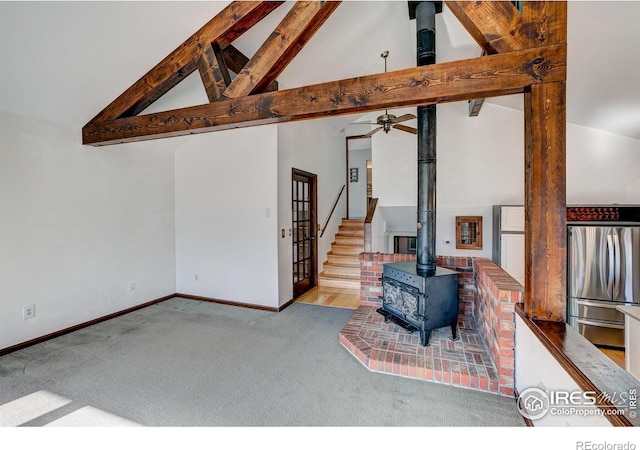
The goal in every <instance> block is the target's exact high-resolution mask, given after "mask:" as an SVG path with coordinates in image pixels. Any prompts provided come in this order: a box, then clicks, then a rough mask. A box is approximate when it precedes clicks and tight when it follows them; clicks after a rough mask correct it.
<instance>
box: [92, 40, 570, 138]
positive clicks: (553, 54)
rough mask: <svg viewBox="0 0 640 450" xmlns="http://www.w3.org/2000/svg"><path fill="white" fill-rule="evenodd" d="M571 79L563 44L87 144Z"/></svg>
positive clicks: (134, 128)
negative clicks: (567, 71)
mask: <svg viewBox="0 0 640 450" xmlns="http://www.w3.org/2000/svg"><path fill="white" fill-rule="evenodd" d="M565 79H566V45H564V44H562V45H554V46H545V47H540V48H536V49H526V50H521V51H517V52H510V53H504V54H497V55H490V56H484V57H479V58H472V59H467V60H462V61H453V62H446V63H440V64H432V65H427V66H420V67H415V68H410V69H404V70H398V71H394V72H387V73H382V74H377V75H369V76H365V77H358V78H351V79H347V80H340V81H332V82H328V83H322V84H317V85H313V86H306V87H301V88H295V89H289V90H284V91H277V92H267V93H262V94H256V95H251V96H246V97H242V98H237V99H228V100H221V101H217V102H213V103H209V104H207V105H200V106H193V107H189V108H182V109H178V110H173V111H167V112H162V113H156V114H148V115H141V116H137V117H127V118H121V119H116V120H111V121H105V122H94V123H90V124H88V125H86V126H85V127H84V128H83V130H82V131H83V143H84V144H90V145H105V144H117V143H122V142H131V141H137V140H146V139H156V138H161V137H170V136H180V135H188V134H194V133H202V132H208V131H218V130H225V129H230V128H240V127H248V126H254V125H262V124H269V123H281V122H289V121H294V120H303V119H311V118H318V117H325V116H329V115H341V114H350V113H355V112H366V111H375V110H379V109H384V108H390V107H398V106H410V105H420V104H433V103H444V102H452V101H464V100H472V99H476V98H484V97H493V96H498V95H506V94H514V93H521V92H524V89H525V87H526V86H530V85H532V84H536V83H542V82H551V81H561V80H565Z"/></svg>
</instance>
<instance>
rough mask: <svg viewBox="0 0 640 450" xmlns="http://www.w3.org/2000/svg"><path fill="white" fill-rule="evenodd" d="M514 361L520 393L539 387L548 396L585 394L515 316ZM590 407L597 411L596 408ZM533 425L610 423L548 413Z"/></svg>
mask: <svg viewBox="0 0 640 450" xmlns="http://www.w3.org/2000/svg"><path fill="white" fill-rule="evenodd" d="M515 362H516V369H515V388H516V390H517V391H518V392H519V393H520V394H522V393H523V392H524V391H525V390H526V389H528V388H538V389H541V390H542V391H544V392H546V393H547V394H550V393H551V391H557V392H560V391H562V392H569V393H571V392H584V391H583V390H582V389H580V387H579V386H578V385H577V384H576V382H575V381H573V378H571V376H570V375H569V374H568V373H567V372H566V371H565V370H564V369H563V368H562V366H561V365H560V364H559V363H558V362H557V361H556V360H555V358H554V357H553V356H552V355H551V353H549V351H548V350H547V349H546V348H545V347H544V345H543V344H542V343H541V342H540V339H538V337H537V336H535V335H534V334H533V332H532V331H531V330H530V329H529V327H528V326H527V325H526V324H525V323H524V321H523V320H522V318H521V317H520V316H519V315H517V314H516V347H515ZM580 395H582V394H580ZM556 406H562V405H556ZM590 408H591V409H597V407H595V406H593V407H590ZM533 422H534V424H535V426H536V427H548V426H572V427H578V426H579V427H589V426H601V427H610V426H611V422H609V420H608V419H607V418H606V417H603V416H599V415H597V414H594V415H588V414H585V415H583V416H581V415H577V414H575V415H562V414H555V415H554V414H552V411H551V410H550V411H549V413H547V414H546V415H545V416H544V417H541V418H540V419H536V420H534V421H533Z"/></svg>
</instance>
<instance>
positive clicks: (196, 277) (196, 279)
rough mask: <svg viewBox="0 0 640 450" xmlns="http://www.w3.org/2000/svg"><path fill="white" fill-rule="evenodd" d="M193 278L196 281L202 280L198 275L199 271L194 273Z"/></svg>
mask: <svg viewBox="0 0 640 450" xmlns="http://www.w3.org/2000/svg"><path fill="white" fill-rule="evenodd" d="M193 279H194V280H195V281H200V275H198V274H197V273H194V274H193Z"/></svg>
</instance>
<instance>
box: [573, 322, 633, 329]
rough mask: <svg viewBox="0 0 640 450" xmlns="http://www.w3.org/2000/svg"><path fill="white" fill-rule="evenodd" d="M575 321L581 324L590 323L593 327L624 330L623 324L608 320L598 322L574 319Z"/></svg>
mask: <svg viewBox="0 0 640 450" xmlns="http://www.w3.org/2000/svg"><path fill="white" fill-rule="evenodd" d="M576 322H577V323H581V324H583V325H592V326H594V327H603V328H615V329H616V330H624V325H621V324H617V323H609V322H598V321H596V320H587V319H576Z"/></svg>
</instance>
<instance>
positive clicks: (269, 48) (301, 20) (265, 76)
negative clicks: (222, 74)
mask: <svg viewBox="0 0 640 450" xmlns="http://www.w3.org/2000/svg"><path fill="white" fill-rule="evenodd" d="M339 5H340V2H339V1H330V2H319V1H310V2H303V1H299V2H296V3H295V4H294V5H293V7H292V8H291V10H289V12H288V13H287V15H286V16H285V17H284V19H282V22H280V24H279V25H278V26H277V27H276V29H275V30H274V31H273V33H271V35H270V36H269V38H267V40H266V41H265V42H264V44H262V46H261V47H260V49H258V51H257V52H256V54H255V55H254V56H253V58H251V60H250V61H249V62H248V63H247V65H246V66H245V67H244V68H243V69H242V70H241V71H240V72H239V73H238V75H237V76H236V78H235V79H234V80H233V82H232V83H231V85H230V86H229V87H228V88H227V89H226V90H225V92H224V94H223V95H224V96H225V97H227V98H238V97H244V96H246V95H251V94H254V93H258V92H262V91H263V90H264V89H265V88H266V87H267V86H269V85H270V84H271V83H272V82H274V81H275V80H276V78H277V77H278V75H280V73H282V71H283V70H284V69H285V68H286V67H287V66H288V65H289V63H290V62H291V61H292V60H293V58H294V57H295V56H296V55H297V54H298V52H299V51H300V50H301V49H302V47H304V45H305V44H306V43H307V42H308V41H309V39H311V37H312V36H313V35H314V34H315V33H316V31H318V29H319V28H320V26H322V24H323V23H324V22H325V21H326V20H327V19H328V18H329V16H330V15H331V14H332V13H333V11H335V9H336V8H337V7H338V6H339Z"/></svg>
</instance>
